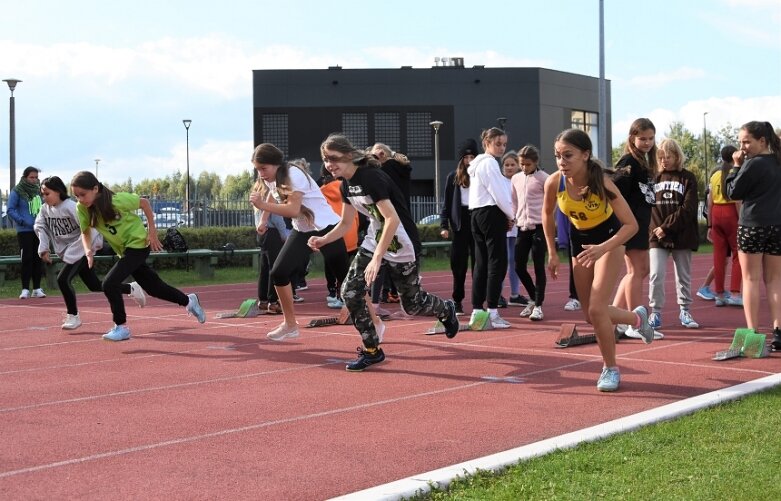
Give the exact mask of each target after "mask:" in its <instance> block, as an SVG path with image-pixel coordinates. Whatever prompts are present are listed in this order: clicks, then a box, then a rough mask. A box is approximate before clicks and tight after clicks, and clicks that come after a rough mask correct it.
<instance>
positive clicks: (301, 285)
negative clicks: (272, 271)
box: [296, 281, 309, 291]
mask: <svg viewBox="0 0 781 501" xmlns="http://www.w3.org/2000/svg"><path fill="white" fill-rule="evenodd" d="M308 288H309V286H308V285H307V284H306V281H303V282H301V283H299V284H298V285H296V290H297V291H305V290H307V289H308Z"/></svg>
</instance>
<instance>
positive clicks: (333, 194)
mask: <svg viewBox="0 0 781 501" xmlns="http://www.w3.org/2000/svg"><path fill="white" fill-rule="evenodd" d="M341 188H342V182H341V181H339V180H334V181H331V182H330V183H328V184H324V185H323V186H321V187H320V191H322V192H323V196H324V197H325V199H326V200H327V201H328V205H330V206H331V208H332V209H333V210H334V212H336V213H337V214H339V215H340V216H341V215H342V205H343V204H344V202H343V201H342V191H341ZM344 245H345V247H347V252H352V251H354V250H356V249H357V248H358V211H355V217H354V219H353V225H352V226H351V227H350V229H349V230H347V233H345V234H344Z"/></svg>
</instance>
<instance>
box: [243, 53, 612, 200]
mask: <svg viewBox="0 0 781 501" xmlns="http://www.w3.org/2000/svg"><path fill="white" fill-rule="evenodd" d="M448 62H455V63H456V65H455V66H452V65H448V66H435V67H432V68H426V69H414V68H411V67H409V68H408V67H402V68H401V69H344V68H341V67H339V66H335V67H331V68H329V69H325V70H255V71H253V107H254V110H253V119H254V139H255V144H260V143H263V142H270V143H273V144H275V145H277V146H278V147H280V148H281V149H282V150H283V151H284V152H285V153H286V154H287V155H288V157H290V158H295V157H305V158H307V159H308V160H310V162H311V163H312V168H313V170H315V171H316V172H314V173H313V174H314V175H315V177H317V174H318V172H319V168H320V165H321V164H320V161H319V155H320V153H319V146H320V143H321V142H322V141H323V139H325V137H326V136H327V135H328V134H329V133H332V132H343V133H345V134H346V135H347V136H348V137H350V139H351V140H352V141H353V143H354V144H355V145H356V146H357V147H361V148H362V147H368V146H371V145H373V144H374V143H375V142H382V143H385V144H387V145H389V146H390V147H391V148H392V149H393V150H395V151H399V152H402V153H405V154H406V155H407V156H408V157H409V158H410V160H412V166H413V183H412V194H413V195H432V194H433V186H434V177H435V176H434V165H435V162H434V159H435V151H434V150H435V137H434V130H433V128H432V127H431V126H430V125H429V124H430V122H432V121H441V122H443V125H442V127H441V128H440V130H439V153H440V183H442V182H444V178H445V175H446V174H447V173H448V172H450V171H451V170H453V169H454V168H455V166H456V159H455V156H456V148H457V145H458V143H459V142H461V141H462V140H464V139H465V138H469V137H471V138H474V139H476V140H478V142H479V139H480V132H481V131H482V130H483V129H486V128H488V127H492V126H495V125H503V126H504V128H505V130H506V131H507V135H508V150H509V149H516V150H517V149H518V148H520V147H521V146H523V145H525V144H528V143H531V144H534V145H536V146H538V147H539V149H540V152H541V154H542V160H541V166H542V167H543V168H544V169H545V170H546V171H548V172H552V171H553V170H555V169H556V164H555V161H554V158H553V139H554V138H555V136H556V135H557V134H558V133H559V132H561V131H562V130H564V129H567V128H570V127H581V128H583V129H585V130H586V131H587V132H589V134H590V136H591V138H592V141H593V142H594V145H595V148H596V145H597V143H598V141H597V137H598V128H599V127H606V131H607V137H608V144H611V138H610V105H609V103H610V86H609V82H607V95H608V99H607V102H608V106H607V110H608V111H607V117H605V119H604V120H600V119H599V116H598V110H599V102H598V98H599V92H598V83H599V80H598V79H597V78H593V77H587V76H583V75H577V74H573V73H565V72H561V71H554V70H548V69H544V68H485V67H482V66H474V67H472V68H465V67H464V66H463V65H462V64H463V63H462V60H459V58H450V59H449V60H448ZM459 64H460V65H459ZM595 154H596V155H597V156H600V157H601V156H602V155H601V153H600V152H595ZM608 154H609V152H608ZM440 189H441V186H440Z"/></svg>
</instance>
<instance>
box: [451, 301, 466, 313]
mask: <svg viewBox="0 0 781 501" xmlns="http://www.w3.org/2000/svg"><path fill="white" fill-rule="evenodd" d="M453 303H454V304H455V305H456V315H463V314H464V307H463V306H462V305H461V301H459V302H457V303H456V302H455V301H454V302H453Z"/></svg>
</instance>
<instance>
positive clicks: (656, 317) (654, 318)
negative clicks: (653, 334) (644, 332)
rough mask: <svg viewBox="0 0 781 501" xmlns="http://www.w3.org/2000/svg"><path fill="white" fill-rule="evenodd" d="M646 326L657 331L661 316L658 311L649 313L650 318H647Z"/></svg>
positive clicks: (660, 324)
mask: <svg viewBox="0 0 781 501" xmlns="http://www.w3.org/2000/svg"><path fill="white" fill-rule="evenodd" d="M648 325H650V326H651V327H653V328H654V329H658V328H659V327H661V326H662V314H661V313H659V312H658V311H655V312H653V313H651V316H650V317H648Z"/></svg>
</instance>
